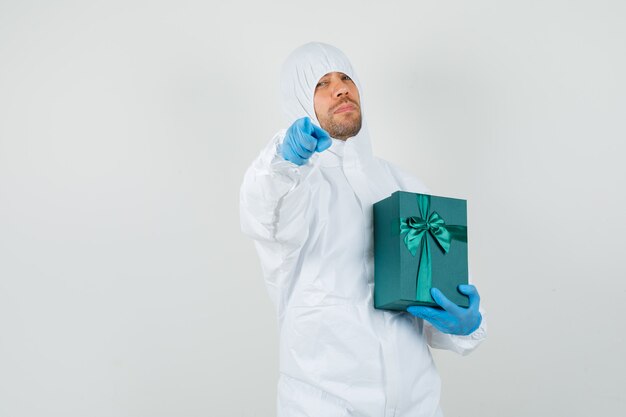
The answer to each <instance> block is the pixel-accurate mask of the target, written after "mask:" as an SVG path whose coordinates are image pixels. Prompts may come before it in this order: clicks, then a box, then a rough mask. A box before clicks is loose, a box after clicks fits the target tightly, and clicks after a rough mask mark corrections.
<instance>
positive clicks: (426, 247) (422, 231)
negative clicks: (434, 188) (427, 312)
mask: <svg viewBox="0 0 626 417" xmlns="http://www.w3.org/2000/svg"><path fill="white" fill-rule="evenodd" d="M374 270H375V272H374V307H375V308H378V309H384V310H406V308H407V307H409V306H414V305H421V306H429V307H439V306H438V305H437V304H436V303H435V301H434V300H433V299H432V297H431V295H430V289H431V288H433V287H434V288H438V289H440V290H441V291H442V292H443V293H444V294H445V296H446V297H448V298H449V299H450V300H451V301H452V302H454V303H455V304H457V305H459V306H462V307H467V306H468V305H469V300H468V297H467V296H466V295H464V294H461V293H460V292H459V291H458V289H457V287H458V285H459V284H467V283H468V268H467V201H466V200H461V199H457V198H448V197H440V196H434V195H428V194H417V193H410V192H405V191H396V192H395V193H393V194H391V196H390V197H387V198H385V199H384V200H381V201H379V202H377V203H375V204H374Z"/></svg>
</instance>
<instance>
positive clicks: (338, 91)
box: [335, 85, 348, 97]
mask: <svg viewBox="0 0 626 417" xmlns="http://www.w3.org/2000/svg"><path fill="white" fill-rule="evenodd" d="M347 94H348V87H346V86H345V85H340V86H338V87H337V89H336V90H335V97H341V96H342V95H343V96H345V95H347Z"/></svg>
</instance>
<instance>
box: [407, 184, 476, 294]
mask: <svg viewBox="0 0 626 417" xmlns="http://www.w3.org/2000/svg"><path fill="white" fill-rule="evenodd" d="M417 207H418V209H419V211H420V215H421V216H422V217H417V216H412V217H403V218H401V219H400V234H403V233H406V235H405V236H404V244H405V245H406V247H407V249H408V250H409V252H411V255H413V256H415V255H416V254H417V248H418V246H419V245H420V243H421V244H422V252H421V254H420V258H419V261H418V267H417V298H416V299H417V300H420V301H430V302H434V300H433V299H432V297H431V296H430V288H431V287H432V265H431V258H430V246H429V244H428V238H427V237H428V234H429V233H430V235H431V236H432V237H433V239H435V241H436V242H437V243H438V245H439V247H440V248H441V250H443V252H444V254H446V253H448V251H450V244H451V243H452V240H458V241H463V242H467V226H457V225H447V224H446V222H445V221H444V220H443V218H442V217H441V216H440V215H439V214H438V213H437V212H436V211H433V212H432V213H430V214H428V211H429V210H430V196H429V195H427V194H418V195H417Z"/></svg>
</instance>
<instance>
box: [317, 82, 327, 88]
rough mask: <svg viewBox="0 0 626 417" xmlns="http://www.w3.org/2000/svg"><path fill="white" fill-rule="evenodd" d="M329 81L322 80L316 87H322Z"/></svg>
mask: <svg viewBox="0 0 626 417" xmlns="http://www.w3.org/2000/svg"><path fill="white" fill-rule="evenodd" d="M327 83H328V82H327V81H320V82H319V83H317V85H316V86H315V87H321V86H322V85H325V84H327Z"/></svg>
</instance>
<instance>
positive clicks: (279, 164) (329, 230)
mask: <svg viewBox="0 0 626 417" xmlns="http://www.w3.org/2000/svg"><path fill="white" fill-rule="evenodd" d="M280 82H281V95H282V103H283V111H284V113H285V116H286V117H287V120H288V122H289V123H288V126H289V128H288V129H283V130H281V131H279V132H278V133H277V134H276V135H275V136H274V138H272V140H271V141H270V142H269V144H268V145H267V146H266V147H265V149H263V150H262V152H261V154H260V155H259V156H258V157H257V158H256V159H255V160H254V162H253V163H252V165H251V166H250V167H249V168H248V170H247V171H246V174H245V177H244V180H243V184H242V186H241V193H240V199H241V201H240V211H241V226H242V230H243V232H244V233H245V234H247V235H248V236H250V237H251V238H252V239H254V242H255V246H256V249H257V252H258V254H259V257H260V260H261V265H262V269H263V275H264V277H265V282H266V286H267V289H268V292H269V295H270V297H271V300H272V302H273V303H274V304H275V306H276V309H277V313H278V323H279V331H280V336H279V346H280V353H279V358H280V359H279V360H280V364H279V370H280V377H279V381H278V399H277V409H278V416H279V417H343V416H358V417H370V416H371V417H383V416H384V417H392V416H393V417H426V416H428V417H431V416H441V415H442V413H441V409H440V406H439V398H440V386H441V383H440V378H439V375H438V373H437V370H436V368H435V365H434V363H433V359H432V357H431V354H430V350H429V346H430V347H432V348H440V349H449V350H452V351H455V352H457V353H459V354H467V353H469V352H470V351H472V350H473V349H475V348H476V346H478V344H479V343H480V342H481V341H482V340H483V339H484V338H485V337H486V326H485V322H484V319H483V318H482V315H481V311H482V310H481V309H480V307H479V303H480V298H479V295H478V293H477V291H476V288H475V287H474V286H473V285H466V286H460V287H459V291H461V292H463V293H464V294H466V295H468V296H469V300H470V306H469V308H461V307H458V306H456V305H455V304H453V303H451V302H450V301H449V300H447V299H446V297H445V296H444V295H443V294H442V293H441V292H438V291H437V290H436V289H433V290H432V291H431V293H432V296H433V298H434V299H435V300H436V301H437V303H438V304H439V305H441V306H442V307H443V309H433V308H428V307H409V309H408V311H407V312H393V311H383V310H376V309H374V303H373V298H372V297H373V286H374V282H373V280H374V265H373V261H374V256H373V230H372V229H373V224H372V223H373V222H372V215H373V214H372V205H373V203H375V202H376V201H379V200H381V199H383V198H386V197H388V196H389V195H390V194H391V193H392V192H394V191H397V190H404V191H411V192H420V193H428V189H427V188H426V187H425V186H424V185H423V184H422V183H421V182H420V181H419V180H418V179H416V178H415V177H413V176H411V175H409V174H407V173H405V172H402V171H401V170H400V169H398V168H397V167H396V166H394V165H392V164H391V163H389V162H386V161H384V160H382V159H379V158H377V157H375V156H373V155H372V148H371V144H370V137H369V132H368V129H367V124H366V118H365V111H364V103H365V100H364V92H363V89H362V88H361V84H360V82H359V80H358V78H357V75H356V73H355V72H354V70H353V68H352V66H351V64H350V62H349V61H348V59H347V57H346V56H345V55H344V54H343V53H342V52H341V51H339V50H338V49H337V48H335V47H333V46H330V45H327V44H323V43H308V44H305V45H303V46H301V47H299V48H297V49H296V50H295V51H294V52H292V53H291V55H290V56H289V57H288V58H287V60H286V62H285V64H284V66H283V70H282V75H281V80H280Z"/></svg>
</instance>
